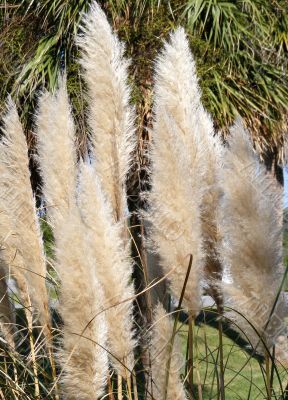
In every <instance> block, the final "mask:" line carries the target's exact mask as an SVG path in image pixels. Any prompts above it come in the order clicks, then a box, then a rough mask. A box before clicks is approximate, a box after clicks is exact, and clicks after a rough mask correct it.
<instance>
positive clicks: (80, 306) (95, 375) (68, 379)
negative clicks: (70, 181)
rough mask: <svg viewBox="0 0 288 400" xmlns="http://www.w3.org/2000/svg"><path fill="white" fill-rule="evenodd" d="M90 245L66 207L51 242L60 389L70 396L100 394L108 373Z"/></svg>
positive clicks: (78, 221)
mask: <svg viewBox="0 0 288 400" xmlns="http://www.w3.org/2000/svg"><path fill="white" fill-rule="evenodd" d="M91 250H92V249H91V247H90V243H89V242H87V241H86V240H85V231H84V229H83V224H82V222H81V219H80V215H79V213H78V212H77V210H75V209H74V210H71V213H70V214H69V216H68V217H67V218H66V219H65V223H63V225H62V230H61V235H60V236H59V239H58V241H57V245H56V259H57V264H56V266H57V271H58V274H59V276H60V279H61V291H60V298H59V302H60V303H59V312H60V315H61V317H62V320H63V327H62V341H61V343H62V346H61V348H60V350H59V354H58V359H59V362H60V365H61V367H62V375H61V376H60V378H61V379H60V382H61V384H62V391H63V395H64V398H65V399H69V400H76V399H77V400H88V399H89V400H94V399H95V400H97V399H99V398H100V397H101V396H102V395H103V394H104V388H105V385H106V379H107V376H108V356H107V344H106V338H107V325H106V317H105V312H104V311H103V305H104V303H105V301H104V295H103V290H102V287H101V285H100V284H99V282H98V279H97V277H96V274H95V268H94V265H95V259H94V254H93V252H92V251H91Z"/></svg>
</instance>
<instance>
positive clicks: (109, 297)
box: [78, 163, 135, 378]
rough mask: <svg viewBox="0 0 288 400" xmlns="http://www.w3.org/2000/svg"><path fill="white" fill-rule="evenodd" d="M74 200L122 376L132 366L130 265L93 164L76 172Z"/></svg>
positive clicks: (109, 340) (110, 350)
mask: <svg viewBox="0 0 288 400" xmlns="http://www.w3.org/2000/svg"><path fill="white" fill-rule="evenodd" d="M78 200H79V209H80V213H81V216H82V219H83V223H84V226H85V239H86V240H87V241H88V243H89V246H90V249H91V252H92V254H93V258H94V260H95V262H94V265H93V268H92V271H93V273H94V275H95V276H97V278H98V279H99V281H100V283H101V285H102V287H103V289H104V295H105V302H104V307H105V308H108V309H107V312H106V317H107V322H108V346H109V352H110V353H111V354H112V357H111V362H112V364H113V366H114V367H115V368H116V369H117V371H118V373H120V374H121V375H122V376H123V377H124V378H126V377H127V376H129V375H130V371H131V370H132V369H133V367H134V356H133V350H134V346H135V340H134V338H133V298H134V295H135V293H134V287H133V283H132V280H131V277H132V272H133V268H132V266H133V264H132V260H131V259H130V258H129V253H128V251H129V249H127V248H126V246H125V241H124V240H123V237H122V235H121V224H120V223H115V222H114V219H113V212H112V209H111V206H110V204H109V203H108V200H107V198H106V197H105V195H104V193H103V190H102V187H101V184H100V181H99V179H98V177H96V175H95V171H94V169H93V167H92V166H89V165H85V164H84V163H82V165H81V171H80V183H79V194H78ZM121 363H122V364H121Z"/></svg>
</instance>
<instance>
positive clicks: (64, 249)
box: [0, 3, 286, 400]
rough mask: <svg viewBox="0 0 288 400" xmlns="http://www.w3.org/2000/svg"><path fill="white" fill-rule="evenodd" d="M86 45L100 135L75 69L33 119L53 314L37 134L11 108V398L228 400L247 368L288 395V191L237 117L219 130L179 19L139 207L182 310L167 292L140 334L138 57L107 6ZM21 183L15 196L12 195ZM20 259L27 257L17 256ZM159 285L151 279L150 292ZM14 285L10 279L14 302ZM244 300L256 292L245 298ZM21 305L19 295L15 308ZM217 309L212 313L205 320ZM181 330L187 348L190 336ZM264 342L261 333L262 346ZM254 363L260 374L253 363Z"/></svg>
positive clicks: (7, 385) (4, 226)
mask: <svg viewBox="0 0 288 400" xmlns="http://www.w3.org/2000/svg"><path fill="white" fill-rule="evenodd" d="M45 4H46V5H47V3H45ZM64 5H66V6H67V7H68V3H67V4H66V3H65V4H64ZM137 10H138V9H137ZM134 11H135V10H134ZM138 11H139V10H138ZM144 11H145V10H144V9H143V10H142V11H141V12H142V13H144ZM121 12H122V13H123V16H124V17H125V18H126V20H128V19H129V15H128V14H127V9H126V8H125V7H122V8H121ZM140 14H141V13H140ZM140 14H139V15H140ZM133 15H134V14H133ZM141 15H142V14H141ZM124 17H123V18H124ZM115 23H116V21H115ZM79 43H80V47H81V51H82V59H81V60H82V67H83V76H84V79H86V84H87V89H88V103H89V104H90V105H89V108H88V115H89V117H88V121H89V125H90V128H91V129H90V132H89V135H88V137H89V146H88V147H87V148H86V149H83V148H82V149H81V152H80V151H78V148H77V141H76V140H75V131H76V130H75V123H74V120H73V117H72V112H71V106H70V101H69V96H68V92H67V86H66V84H67V82H66V80H65V79H63V78H60V80H59V84H58V87H57V89H56V90H55V91H54V93H48V92H44V93H43V94H42V95H41V97H40V99H39V110H38V113H37V115H36V118H35V122H36V131H37V147H38V157H37V161H38V163H39V166H40V171H41V175H42V179H43V183H42V191H43V201H44V205H45V207H44V208H43V210H42V211H41V217H45V219H46V220H47V223H48V224H50V226H51V229H52V233H53V258H52V260H50V263H51V265H52V267H53V268H54V269H55V271H56V272H57V275H55V274H56V273H55V272H54V273H53V274H50V276H49V283H50V285H51V284H52V283H53V284H54V285H55V288H56V290H55V291H54V295H57V308H56V310H55V309H53V308H51V309H50V315H49V314H48V304H47V303H48V301H47V300H48V298H47V293H46V288H45V285H43V282H44V279H43V276H45V275H46V270H45V258H44V255H43V254H44V253H43V249H42V240H41V238H40V237H39V232H38V228H37V229H36V227H37V226H38V214H37V213H36V211H35V199H34V197H33V195H32V189H31V185H30V181H29V168H28V157H27V145H26V142H25V137H24V134H23V131H22V127H21V124H20V121H19V119H18V116H17V113H16V108H15V106H14V105H13V106H12V105H10V108H9V112H8V114H7V115H6V117H5V118H4V124H3V125H4V136H3V138H2V142H1V143H0V150H1V154H2V158H1V160H0V184H1V186H2V188H7V187H8V188H9V191H8V196H7V197H5V198H4V197H1V202H0V206H1V207H2V208H1V211H2V213H1V214H0V222H1V232H0V233H1V236H2V245H3V244H4V243H5V240H4V239H6V240H7V238H8V239H9V240H10V242H9V245H11V249H12V250H13V252H14V254H15V259H12V260H11V259H9V258H8V257H7V258H6V257H3V260H2V262H5V265H4V264H3V266H5V268H7V270H6V271H7V272H9V271H10V270H11V271H12V272H14V275H15V279H16V282H17V284H18V293H17V291H16V293H15V294H16V295H17V294H20V300H21V301H22V305H23V306H24V312H23V310H18V311H17V312H16V317H17V318H16V321H13V320H10V321H9V323H10V325H7V326H9V327H10V326H13V331H12V330H11V331H10V332H7V331H5V330H2V332H1V333H2V335H3V340H2V341H1V351H2V352H1V354H0V379H1V383H2V382H3V384H2V386H1V389H0V396H2V397H3V398H12V399H40V398H47V399H55V400H58V399H59V398H67V399H83V400H84V399H85V400H86V399H87V400H88V399H89V400H90V399H95V400H96V399H100V398H102V399H104V398H110V399H115V398H116V397H117V399H119V400H123V399H129V400H138V399H139V398H141V399H151V400H152V399H154V400H156V399H157V400H158V399H159V400H165V399H166V400H167V399H171V400H172V399H176V398H179V399H185V398H187V397H189V398H192V399H195V398H199V399H205V398H207V399H208V398H209V399H212V398H213V397H214V396H217V397H218V398H220V399H221V400H223V399H224V398H229V395H230V393H229V390H230V391H232V393H233V395H234V389H235V388H233V382H234V383H235V380H236V379H237V380H238V379H240V378H241V379H243V381H245V382H247V384H248V385H247V386H248V389H247V391H248V398H249V396H250V397H251V396H252V393H253V395H254V393H256V392H257V393H260V395H264V396H266V397H267V398H268V399H272V398H273V396H274V397H276V398H277V396H278V395H279V396H278V397H279V398H281V397H280V396H282V398H284V395H285V394H284V392H285V385H286V382H282V380H283V379H282V375H281V374H282V372H283V370H284V369H282V367H279V365H277V363H276V359H275V355H274V353H273V344H274V342H275V340H274V339H275V337H276V336H277V334H278V333H279V332H278V330H277V328H278V327H277V326H276V325H275V324H272V322H273V321H274V318H275V316H279V313H278V311H279V309H278V306H277V301H278V300H279V299H280V293H281V292H280V290H281V284H280V283H281V282H280V281H281V277H283V268H282V267H283V265H282V254H281V245H282V244H281V229H280V228H281V216H280V215H278V209H277V207H275V204H274V203H275V202H274V200H275V201H276V206H277V203H278V197H279V196H278V191H277V190H274V189H275V187H273V185H272V184H271V179H272V178H270V177H269V176H268V175H266V173H265V170H264V167H263V166H262V165H261V164H260V163H259V161H258V159H257V158H256V157H255V155H254V153H253V148H252V146H251V144H250V142H249V140H248V137H247V134H246V133H245V132H243V131H242V130H241V129H240V128H239V127H238V128H235V129H234V130H235V132H234V133H233V132H232V135H231V139H230V144H229V145H230V147H229V148H227V147H226V148H225V149H223V148H222V147H221V144H220V143H219V142H218V141H217V140H216V139H215V138H214V134H215V133H214V128H213V124H212V121H211V118H210V117H209V115H208V114H207V112H206V111H205V109H204V107H203V106H202V102H201V93H200V89H199V86H198V80H197V75H196V67H195V63H194V60H193V58H192V55H191V53H190V50H189V42H188V40H187V37H186V35H185V32H184V30H183V29H181V28H179V29H177V30H176V31H175V32H174V33H172V34H171V36H170V39H169V41H168V42H165V43H164V48H163V50H162V52H161V54H160V56H159V58H158V61H157V63H156V74H155V98H154V122H153V124H154V126H153V130H152V135H153V143H152V152H151V160H152V163H151V176H152V180H151V181H152V186H151V190H150V193H149V195H148V201H149V203H150V209H149V210H148V212H147V214H146V215H144V216H148V218H149V219H150V223H151V225H152V227H151V240H152V242H153V248H154V251H156V253H157V255H158V256H160V262H161V266H162V267H163V271H164V274H165V276H164V277H163V278H162V280H164V279H165V278H167V280H169V281H170V291H171V294H172V296H174V298H175V299H176V300H177V299H179V303H178V307H177V308H176V309H173V305H172V307H171V310H170V316H168V315H167V312H166V311H165V310H164V309H163V306H162V305H160V304H158V305H157V306H156V307H155V310H154V311H155V313H154V315H155V318H154V320H153V321H151V320H150V319H148V321H147V324H146V326H145V328H147V326H148V332H147V330H145V331H144V332H143V331H141V329H139V327H137V326H136V322H135V320H134V314H135V309H136V307H137V306H138V303H137V297H138V296H140V295H142V294H143V292H140V293H139V292H138V293H137V291H135V289H134V281H133V261H132V260H131V258H130V240H129V235H130V231H129V221H128V219H129V217H130V215H129V213H128V207H127V188H126V184H127V175H128V172H129V170H130V168H131V164H132V167H133V166H134V165H133V161H134V159H133V156H134V153H133V152H134V151H135V139H134V138H135V136H136V131H135V127H134V118H135V115H134V110H133V109H132V108H131V105H130V97H131V91H130V89H129V85H128V81H129V79H128V63H127V60H126V59H125V58H124V55H123V47H122V45H121V43H120V42H119V40H118V38H117V37H116V35H115V34H114V33H113V32H112V30H111V27H110V25H109V24H108V21H107V19H106V16H105V14H104V13H103V11H102V10H101V8H100V7H99V5H97V4H96V3H93V5H92V8H91V11H90V13H89V14H88V15H87V16H86V17H85V19H84V28H83V29H82V33H81V37H80V39H79ZM83 154H84V161H83V160H82V159H81V157H80V155H83ZM219 159H220V160H222V163H223V165H222V163H221V162H219ZM239 166H240V167H241V168H242V169H241V173H240V174H239ZM243 167H244V168H243ZM232 173H233V174H232ZM235 176H237V178H238V179H237V182H234V178H235ZM251 177H252V178H253V179H254V180H253V181H251ZM18 194H19V196H20V198H21V201H20V207H19V209H18V208H17V207H16V208H15V207H13V202H12V200H13V199H15V198H18V197H17V196H18ZM15 195H16V197H15ZM219 207H220V209H219ZM221 207H222V208H221ZM219 210H220V211H221V213H220V216H221V218H218V213H219ZM16 218H17V220H16ZM218 223H219V225H218ZM231 224H233V225H231ZM218 226H220V227H221V229H222V230H221V232H220V233H221V235H220V234H219V232H218ZM11 232H13V235H9V234H10V233H11ZM268 232H269V234H270V235H272V237H270V238H269V240H268V239H267V234H268ZM132 239H133V240H134V238H133V237H132ZM28 244H29V246H30V248H29V249H30V252H29V250H28ZM7 249H8V250H7ZM35 249H36V250H37V251H36V250H35ZM40 250H41V251H40ZM9 251H10V248H9V247H7V248H5V247H4V248H3V249H2V253H3V254H4V255H5V254H6V253H9V254H8V255H10V252H9ZM11 254H12V253H11ZM35 254H36V255H37V257H36V256H35ZM139 255H140V257H139V258H141V256H142V255H143V251H142V252H139ZM144 257H145V254H144ZM144 257H143V263H145V262H146V260H145V259H144ZM15 260H17V261H18V260H19V265H20V267H21V269H16V268H15V264H14V261H15ZM211 260H212V261H213V262H215V265H213V268H211V265H210V264H209V263H210V262H211ZM220 261H221V263H222V264H221V265H220V263H219V262H220ZM19 265H17V267H19ZM187 266H188V269H187ZM1 267H2V264H1ZM223 267H225V268H226V269H227V268H230V271H231V274H232V277H233V285H230V286H229V285H228V284H223V285H222V284H221V283H219V281H220V280H221V278H222V268H223ZM158 268H159V270H160V266H159V265H158ZM205 269H206V270H205ZM19 271H20V272H19ZM204 271H205V273H204ZM31 272H33V273H34V275H36V277H35V276H34V275H31ZM243 272H245V274H244V273H243ZM17 274H18V275H17ZM5 278H6V277H5ZM40 278H41V279H40ZM146 278H147V277H146ZM160 281H161V279H160ZM7 283H8V286H7ZM158 283H159V282H152V283H150V284H148V283H147V281H146V280H145V283H144V284H143V286H144V292H149V291H150V290H152V288H153V286H156V285H157V284H158ZM22 284H23V287H22V286H21V285H22ZM9 285H10V283H9V282H6V280H5V284H4V285H3V288H2V289H3V291H4V292H3V299H4V300H5V299H7V288H8V287H9V288H10V286H11V285H10V286H9ZM237 285H238V286H239V287H237ZM268 285H270V288H271V293H270V292H269V293H268V294H267V296H266V300H267V303H269V309H268V310H266V311H267V312H266V311H265V315H262V317H261V319H259V315H258V314H257V312H255V310H254V308H253V307H251V302H252V303H253V305H254V304H255V301H256V303H257V306H258V305H261V304H263V302H262V301H261V299H263V298H264V297H265V295H266V292H267V286H268ZM204 287H208V288H209V289H210V290H212V293H213V294H214V295H215V300H216V303H217V304H216V307H217V308H216V309H214V307H213V306H212V307H211V308H210V309H209V310H207V309H204V310H202V311H201V309H202V308H203V306H202V299H203V297H202V293H203V288H204ZM229 287H230V288H231V287H232V289H230V290H228V289H229ZM239 288H240V289H239ZM136 289H137V288H136ZM9 290H12V289H9ZM221 290H223V292H224V295H225V294H227V292H229V294H230V300H233V310H231V304H230V307H227V303H225V299H226V297H225V296H224V297H223V298H221V297H220V298H219V293H221ZM277 290H278V294H277ZM58 293H59V297H58ZM255 294H256V295H255ZM243 297H244V298H245V300H246V299H247V302H246V303H245V304H244V305H243V302H242V300H243ZM30 299H31V302H30ZM275 299H276V300H275ZM240 300H241V301H240ZM249 302H250V303H249ZM15 304H16V297H15V296H14V297H12V298H11V302H10V305H11V306H12V309H13V307H14V306H15ZM279 304H280V301H279ZM31 310H35V311H38V313H37V312H36V313H35V312H34V314H31V312H30V311H31ZM140 311H141V310H140ZM227 311H228V312H227ZM229 311H230V313H229ZM231 311H232V312H231ZM256 311H257V310H256ZM209 312H210V314H212V318H211V315H210V318H209V320H208V319H207V320H206V317H207V315H208V314H209ZM21 314H24V315H23V318H22V319H20V318H19V317H20V315H21ZM168 314H169V313H168ZM31 315H34V319H32V318H31ZM43 316H44V317H43ZM37 317H38V320H37V319H36V318H37ZM173 317H174V320H173ZM200 317H201V318H203V321H204V322H206V323H207V324H209V323H210V324H213V326H214V327H217V328H218V332H217V343H216V344H215V339H213V340H212V341H211V343H210V339H209V338H208V337H207V335H206V334H205V328H201V329H203V331H202V332H204V334H203V337H202V338H201V339H199V335H198V328H197V326H196V325H197V323H198V321H199V319H200ZM230 317H231V318H230ZM232 317H233V318H232ZM243 320H244V321H245V323H244V324H243V323H242V321H243ZM50 321H52V324H53V328H51V323H50ZM181 321H182V322H181ZM255 322H256V323H255ZM47 326H48V327H49V330H48V332H49V335H50V332H51V331H52V332H53V343H51V337H50V336H49V337H48V339H49V341H48V342H49V345H47V334H46V336H45V335H42V330H43V329H44V333H45V332H46V331H45V328H46V327H47ZM150 331H152V335H151V342H150V343H149V341H147V334H148V336H149V333H150ZM11 332H12V334H11ZM135 332H137V337H135V336H136V333H135ZM181 332H182V334H181ZM251 333H252V334H251ZM5 335H6V336H5ZM9 335H10V336H9ZM181 335H182V338H183V336H184V341H185V343H186V345H185V349H184V350H182V349H181V347H179V336H180V338H181ZM225 335H227V336H228V335H229V337H231V338H232V337H233V340H234V342H235V343H237V344H241V345H242V347H243V354H244V358H245V360H244V362H243V365H241V366H239V364H235V365H237V366H236V368H237V370H236V371H233V368H234V367H233V366H231V367H230V362H231V359H232V358H233V357H232V354H233V352H234V347H235V346H236V345H234V344H232V345H231V347H230V348H229V350H228V351H227V348H226V345H227V340H226V339H225ZM233 335H234V336H233ZM11 337H12V341H11V340H10V339H11ZM258 342H261V343H262V344H263V346H262V347H263V348H264V353H265V354H264V356H263V354H262V350H263V348H260V346H258ZM52 344H53V345H55V348H54V347H53V348H52V346H51V345H52ZM51 350H54V351H53V354H52V351H51ZM237 350H238V351H240V350H239V348H238V347H237ZM185 353H186V357H185ZM241 354H242V353H241ZM252 358H253V361H252ZM254 359H255V360H254ZM55 360H56V365H55ZM256 360H258V361H259V371H260V372H261V384H262V386H261V384H260V383H259V382H258V378H259V376H257V381H256V380H255V377H254V376H253V373H254V372H255V370H254V372H253V371H252V367H251V368H250V366H251V365H252V363H253V368H254V367H255V363H256V362H257V361H256ZM263 360H265V364H264V363H263ZM234 361H235V360H234ZM142 367H143V368H144V369H145V371H143V370H142ZM249 368H250V370H249ZM244 369H245V373H244V372H243V371H244ZM231 370H232V372H233V374H234V375H233V376H232V377H231V375H230V372H231ZM247 370H248V371H250V372H249V376H247ZM257 371H258V370H257ZM59 383H60V385H59ZM254 389H255V391H254ZM239 395H240V396H241V394H240V393H239Z"/></svg>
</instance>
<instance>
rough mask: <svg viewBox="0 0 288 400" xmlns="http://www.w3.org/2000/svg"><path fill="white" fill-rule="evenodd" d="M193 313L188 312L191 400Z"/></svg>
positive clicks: (190, 386) (190, 388) (191, 386)
mask: <svg viewBox="0 0 288 400" xmlns="http://www.w3.org/2000/svg"><path fill="white" fill-rule="evenodd" d="M193 319H194V318H193V315H192V313H191V312H189V315H188V354H189V360H188V383H189V392H190V398H191V400H192V399H193V397H194V396H193V381H194V379H193V372H194V371H193V358H194V351H193V342H194V338H193Z"/></svg>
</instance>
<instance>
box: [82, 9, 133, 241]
mask: <svg viewBox="0 0 288 400" xmlns="http://www.w3.org/2000/svg"><path fill="white" fill-rule="evenodd" d="M82 31H83V34H82V35H79V36H78V39H77V43H78V45H79V46H80V50H81V60H80V62H81V65H82V67H83V70H84V72H83V75H84V79H85V81H86V83H87V87H88V100H89V114H88V116H89V125H90V127H91V143H92V146H93V153H94V156H95V168H96V171H97V175H98V176H99V178H100V181H101V185H102V187H103V191H104V193H105V194H106V196H107V199H108V201H109V203H110V204H111V206H112V210H113V217H114V219H115V221H121V222H124V225H125V219H126V218H127V199H126V176H127V173H128V170H129V167H130V163H131V155H132V152H133V150H134V147H135V137H134V133H135V128H134V125H133V122H134V118H135V115H134V110H133V108H132V107H131V106H130V104H129V102H130V88H129V86H128V84H127V80H128V71H127V69H128V66H129V62H128V61H127V60H126V59H125V58H124V46H123V44H122V43H120V42H119V39H118V38H117V36H116V35H115V34H113V32H112V29H111V26H110V24H109V23H108V21H107V18H106V16H105V14H104V12H103V11H102V10H101V8H100V7H99V6H98V4H97V3H96V2H93V3H92V5H91V10H90V12H89V13H88V14H87V15H86V17H85V18H84V22H83V26H82ZM123 235H124V236H127V231H126V230H125V228H124V231H123Z"/></svg>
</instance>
